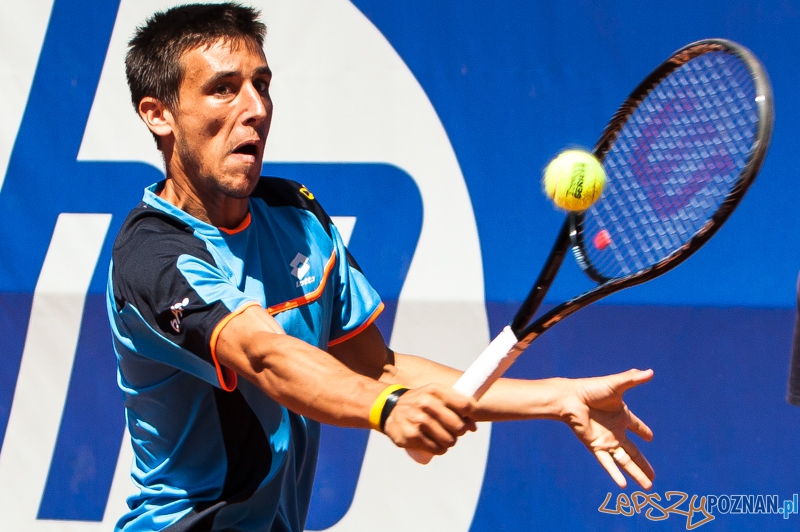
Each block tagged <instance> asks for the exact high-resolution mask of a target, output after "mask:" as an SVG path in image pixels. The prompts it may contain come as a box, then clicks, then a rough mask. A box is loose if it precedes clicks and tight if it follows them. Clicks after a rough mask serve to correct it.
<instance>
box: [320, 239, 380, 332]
mask: <svg viewBox="0 0 800 532" xmlns="http://www.w3.org/2000/svg"><path fill="white" fill-rule="evenodd" d="M331 238H332V239H333V243H334V248H335V252H336V257H337V263H336V268H335V270H334V272H333V275H334V277H333V287H334V290H335V304H334V309H333V316H332V322H331V334H330V340H329V342H328V345H336V344H338V343H341V342H344V341H345V340H347V339H349V338H352V337H353V336H355V335H357V334H358V333H359V332H361V331H363V330H364V329H366V328H367V327H368V326H369V325H370V324H371V323H372V322H373V321H375V319H376V318H377V317H378V315H380V313H381V311H383V303H382V302H381V298H380V296H379V295H378V293H377V292H376V291H375V289H374V288H373V287H372V285H370V283H369V281H367V278H366V276H365V275H364V273H363V272H362V271H361V268H360V267H359V265H358V263H357V262H356V260H355V259H354V258H353V256H352V255H351V254H350V252H349V251H348V249H347V248H346V247H345V245H344V242H343V241H342V237H341V235H340V234H339V231H338V230H337V229H336V226H335V225H333V224H331Z"/></svg>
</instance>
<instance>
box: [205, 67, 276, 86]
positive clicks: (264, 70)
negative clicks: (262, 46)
mask: <svg viewBox="0 0 800 532" xmlns="http://www.w3.org/2000/svg"><path fill="white" fill-rule="evenodd" d="M241 75H242V72H241V71H239V70H226V71H224V72H218V73H217V74H216V75H215V76H214V77H213V78H211V79H210V80H208V82H207V83H205V86H206V87H210V86H213V85H215V84H216V83H218V82H219V81H221V80H223V79H225V78H230V77H235V76H241ZM253 75H254V76H266V77H268V78H270V79H271V78H272V70H270V68H269V67H268V66H262V67H258V68H257V69H255V70H254V71H253Z"/></svg>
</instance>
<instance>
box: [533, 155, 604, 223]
mask: <svg viewBox="0 0 800 532" xmlns="http://www.w3.org/2000/svg"><path fill="white" fill-rule="evenodd" d="M605 184H606V172H605V170H603V165H602V164H601V163H600V161H598V160H597V157H595V156H594V155H592V154H591V153H589V152H588V151H584V150H566V151H563V152H561V153H559V154H558V156H557V157H556V158H555V159H553V160H552V161H550V164H548V165H547V168H545V170H544V190H545V192H546V193H547V195H548V197H549V198H550V199H551V200H553V203H555V204H556V205H557V206H559V207H561V208H562V209H565V210H568V211H585V210H586V209H588V208H589V207H591V206H592V204H594V202H595V201H597V200H598V199H599V198H600V195H601V194H602V193H603V187H604V186H605Z"/></svg>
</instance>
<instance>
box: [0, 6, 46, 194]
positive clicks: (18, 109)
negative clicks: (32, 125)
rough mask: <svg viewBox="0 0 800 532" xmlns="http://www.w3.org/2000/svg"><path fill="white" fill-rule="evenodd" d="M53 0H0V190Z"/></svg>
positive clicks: (23, 111)
mask: <svg viewBox="0 0 800 532" xmlns="http://www.w3.org/2000/svg"><path fill="white" fill-rule="evenodd" d="M52 10H53V0H27V1H25V2H0V37H2V38H0V87H3V97H2V98H0V116H2V117H3V127H0V190H2V189H3V182H4V181H5V178H6V172H7V170H8V163H9V160H10V159H11V150H13V148H14V141H15V140H16V138H17V132H18V131H19V126H20V124H21V123H22V116H23V114H24V113H25V104H26V102H27V101H28V96H29V94H30V90H31V85H32V84H33V76H34V74H35V73H36V65H37V63H38V62H39V54H40V53H41V50H42V45H43V44H44V36H45V32H46V31H47V21H48V20H50V12H51V11H52Z"/></svg>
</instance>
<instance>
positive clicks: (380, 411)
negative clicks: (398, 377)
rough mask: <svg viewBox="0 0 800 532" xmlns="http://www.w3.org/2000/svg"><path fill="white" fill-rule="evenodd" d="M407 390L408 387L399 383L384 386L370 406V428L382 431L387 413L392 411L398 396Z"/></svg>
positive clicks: (387, 416)
mask: <svg viewBox="0 0 800 532" xmlns="http://www.w3.org/2000/svg"><path fill="white" fill-rule="evenodd" d="M407 391H408V388H406V387H405V386H401V385H399V384H391V385H389V386H387V387H386V388H384V389H383V391H382V392H381V393H380V394H378V397H376V398H375V401H374V402H373V403H372V408H371V409H370V412H369V425H370V428H372V429H375V430H377V431H379V432H384V429H385V427H386V420H387V419H388V418H389V414H391V413H392V410H393V409H394V407H395V405H396V404H397V400H398V399H399V398H400V396H401V395H403V394H404V393H406V392H407Z"/></svg>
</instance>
